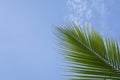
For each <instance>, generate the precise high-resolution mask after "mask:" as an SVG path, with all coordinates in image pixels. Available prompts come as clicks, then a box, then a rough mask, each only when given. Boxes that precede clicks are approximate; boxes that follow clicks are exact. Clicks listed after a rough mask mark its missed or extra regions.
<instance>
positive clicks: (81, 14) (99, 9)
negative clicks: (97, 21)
mask: <svg viewBox="0 0 120 80" xmlns="http://www.w3.org/2000/svg"><path fill="white" fill-rule="evenodd" d="M67 7H68V16H67V19H68V20H69V21H74V22H75V23H77V24H78V25H79V24H84V23H85V22H86V21H89V22H90V21H91V20H92V19H93V17H94V15H96V14H97V15H99V17H101V19H102V18H104V17H105V16H106V13H107V8H106V6H105V3H104V0H67Z"/></svg>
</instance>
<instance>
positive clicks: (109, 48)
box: [57, 24, 120, 80]
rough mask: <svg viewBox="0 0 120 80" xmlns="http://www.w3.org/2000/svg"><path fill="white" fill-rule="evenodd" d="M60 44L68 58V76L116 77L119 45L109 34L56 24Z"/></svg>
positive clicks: (119, 73)
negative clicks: (107, 36)
mask: <svg viewBox="0 0 120 80" xmlns="http://www.w3.org/2000/svg"><path fill="white" fill-rule="evenodd" d="M57 32H58V37H59V38H60V40H61V41H60V45H62V52H63V54H64V56H65V58H66V59H67V60H68V61H69V64H70V65H69V66H68V71H70V72H72V73H73V74H71V75H70V76H72V77H73V78H70V80H84V79H85V80H96V79H98V80H106V79H111V80H120V48H119V44H118V42H117V41H115V40H114V39H113V38H102V36H101V35H100V34H99V33H98V32H96V31H95V30H94V29H93V28H91V27H90V28H89V27H87V28H81V27H78V26H77V25H76V24H72V27H69V26H66V27H65V26H64V27H57Z"/></svg>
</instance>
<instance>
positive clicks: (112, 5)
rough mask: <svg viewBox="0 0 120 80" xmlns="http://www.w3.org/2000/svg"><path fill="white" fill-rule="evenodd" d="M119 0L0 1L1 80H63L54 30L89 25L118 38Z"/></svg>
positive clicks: (62, 61)
mask: <svg viewBox="0 0 120 80" xmlns="http://www.w3.org/2000/svg"><path fill="white" fill-rule="evenodd" d="M119 3H120V0H111V1H110V0H91V1H90V0H0V80H64V76H63V74H64V71H63V66H62V65H63V63H64V60H63V58H62V56H61V55H60V54H59V53H57V46H56V44H55V43H56V41H55V36H54V34H53V33H54V27H55V26H57V25H63V24H68V23H69V22H71V21H74V22H76V23H77V24H78V25H79V24H84V23H85V22H90V23H91V24H92V25H93V26H94V27H95V28H96V29H97V30H98V31H99V32H100V33H101V34H103V35H104V34H108V35H110V36H114V37H119V35H120V32H119V29H120V27H119V26H120V22H119V21H120V16H119V14H120V10H119V8H120V5H119Z"/></svg>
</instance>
